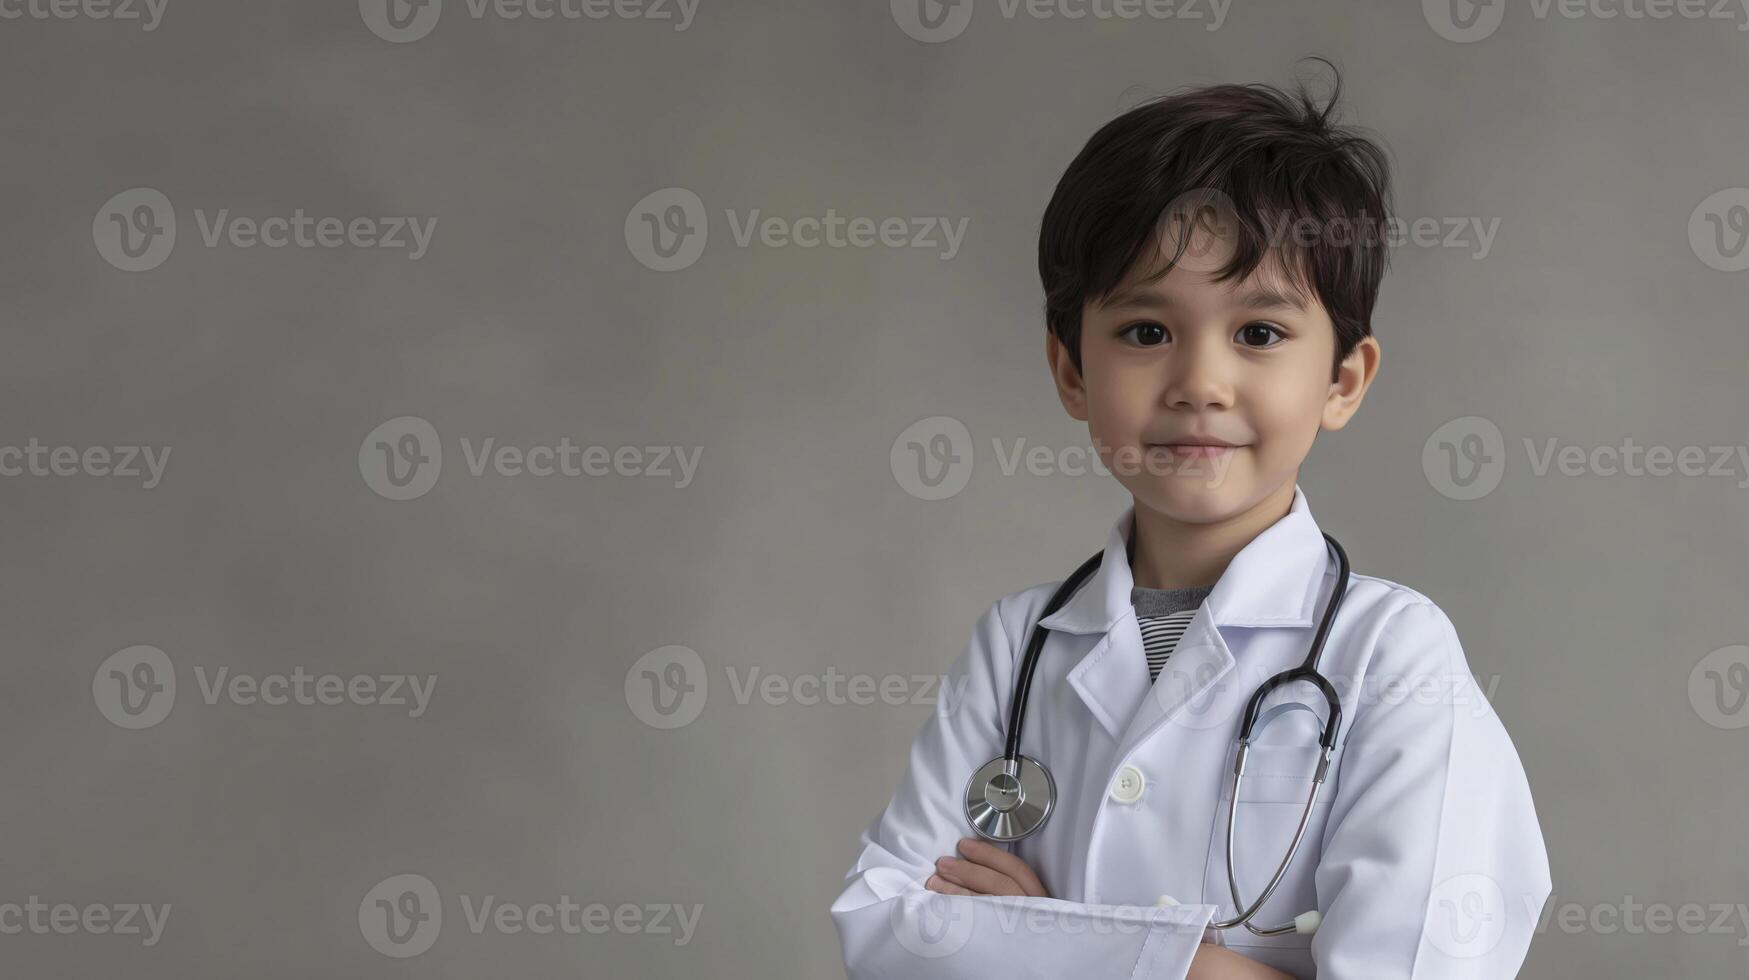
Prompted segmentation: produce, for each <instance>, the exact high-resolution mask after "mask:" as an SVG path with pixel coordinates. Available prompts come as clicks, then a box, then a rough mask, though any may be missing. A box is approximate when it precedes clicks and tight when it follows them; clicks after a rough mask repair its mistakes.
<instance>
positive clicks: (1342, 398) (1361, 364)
mask: <svg viewBox="0 0 1749 980" xmlns="http://www.w3.org/2000/svg"><path fill="white" fill-rule="evenodd" d="M1378 373H1379V342H1378V339H1377V338H1375V337H1366V338H1363V339H1362V340H1361V342H1360V343H1358V344H1355V345H1354V350H1352V351H1350V352H1349V353H1348V356H1347V357H1345V358H1343V359H1342V366H1341V367H1339V368H1337V369H1336V380H1335V381H1332V382H1330V394H1329V396H1328V397H1327V398H1326V399H1325V400H1324V418H1323V420H1322V423H1323V428H1325V429H1327V430H1328V431H1331V432H1335V431H1336V430H1337V429H1340V428H1342V427H1343V426H1345V425H1347V424H1348V420H1349V419H1351V418H1353V417H1354V413H1355V412H1357V411H1359V410H1360V401H1361V399H1363V398H1365V397H1366V389H1367V388H1369V387H1371V385H1372V379H1373V378H1374V377H1376V376H1377V375H1378Z"/></svg>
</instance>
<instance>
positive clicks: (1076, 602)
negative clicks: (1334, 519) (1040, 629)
mask: <svg viewBox="0 0 1749 980" xmlns="http://www.w3.org/2000/svg"><path fill="white" fill-rule="evenodd" d="M1135 516H1136V511H1135V507H1134V505H1131V506H1130V507H1128V508H1126V509H1125V510H1124V512H1123V514H1122V515H1121V516H1119V517H1118V520H1117V523H1116V524H1115V525H1113V526H1112V529H1111V533H1110V534H1109V535H1107V537H1106V541H1105V555H1104V557H1103V558H1101V559H1100V563H1099V569H1098V571H1096V572H1094V573H1093V577H1092V578H1091V579H1089V580H1088V581H1087V583H1086V584H1085V585H1083V586H1082V587H1081V588H1080V590H1079V591H1077V592H1076V593H1075V595H1074V597H1073V598H1071V599H1070V600H1069V602H1068V603H1067V604H1065V605H1064V606H1063V608H1062V609H1059V610H1058V611H1056V612H1055V613H1053V614H1051V615H1049V616H1046V617H1045V618H1044V619H1042V620H1040V621H1039V622H1040V625H1042V626H1044V627H1045V628H1046V629H1050V630H1054V631H1057V632H1062V633H1079V634H1088V633H1108V632H1110V631H1111V629H1112V627H1114V626H1116V625H1117V624H1118V623H1119V622H1121V621H1122V620H1123V619H1124V618H1125V617H1126V616H1129V615H1131V614H1132V613H1133V612H1134V611H1135V607H1134V606H1133V605H1132V604H1131V601H1130V589H1131V588H1132V587H1133V586H1134V585H1135V580H1134V578H1133V576H1132V575H1131V573H1130V562H1129V555H1128V551H1127V549H1126V543H1127V542H1128V540H1129V533H1130V525H1131V524H1133V523H1134V522H1135ZM1329 560H1330V555H1329V551H1328V549H1327V547H1326V545H1325V543H1324V535H1323V531H1321V530H1320V529H1319V527H1318V523H1317V522H1316V521H1314V520H1313V519H1312V511H1311V507H1310V506H1309V505H1308V504H1307V502H1306V495H1305V492H1304V491H1302V490H1301V489H1300V487H1299V484H1297V483H1296V484H1295V485H1294V499H1293V503H1292V504H1291V505H1290V506H1289V508H1288V512H1287V514H1286V515H1285V516H1283V517H1282V518H1281V519H1280V520H1278V521H1276V522H1275V523H1274V524H1271V525H1270V526H1269V527H1267V528H1265V529H1264V530H1263V533H1261V534H1259V535H1257V537H1255V538H1252V539H1251V541H1250V543H1248V544H1246V545H1245V547H1244V548H1241V549H1240V550H1239V553H1238V554H1236V555H1234V556H1233V560H1232V561H1231V562H1229V563H1228V565H1227V568H1226V571H1224V572H1222V573H1221V577H1220V580H1219V581H1217V582H1216V583H1215V587H1214V589H1213V590H1212V591H1211V592H1210V593H1209V596H1208V599H1207V600H1206V602H1207V605H1208V611H1209V618H1210V620H1211V621H1212V625H1214V626H1217V627H1221V626H1310V625H1311V624H1312V617H1313V616H1314V615H1315V614H1316V612H1317V609H1316V604H1317V601H1318V595H1319V592H1320V586H1321V584H1322V582H1323V580H1324V573H1325V570H1326V568H1327V566H1328V562H1329Z"/></svg>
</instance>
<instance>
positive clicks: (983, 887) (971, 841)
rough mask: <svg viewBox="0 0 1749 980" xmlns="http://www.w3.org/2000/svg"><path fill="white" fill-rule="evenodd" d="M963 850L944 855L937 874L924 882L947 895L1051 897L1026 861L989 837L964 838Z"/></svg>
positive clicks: (960, 844) (932, 888)
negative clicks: (956, 854)
mask: <svg viewBox="0 0 1749 980" xmlns="http://www.w3.org/2000/svg"><path fill="white" fill-rule="evenodd" d="M959 852H960V855H961V857H958V858H952V857H944V858H942V859H940V860H938V861H936V862H935V874H934V875H932V876H931V877H930V879H929V880H928V881H926V882H924V883H923V886H924V887H925V888H927V889H929V890H930V891H932V892H941V893H942V894H943V895H1029V896H1031V897H1033V898H1050V897H1051V895H1050V893H1049V892H1047V891H1045V886H1044V883H1043V882H1041V881H1039V880H1038V875H1036V874H1033V871H1032V868H1030V867H1028V866H1027V864H1026V862H1025V861H1022V860H1021V859H1020V858H1018V857H1015V856H1014V855H1012V854H1010V853H1008V852H1007V851H1004V850H1003V849H1001V848H1000V847H997V846H996V845H994V844H992V843H990V842H989V841H985V840H980V839H979V838H976V837H966V838H963V839H962V840H961V841H960V843H959Z"/></svg>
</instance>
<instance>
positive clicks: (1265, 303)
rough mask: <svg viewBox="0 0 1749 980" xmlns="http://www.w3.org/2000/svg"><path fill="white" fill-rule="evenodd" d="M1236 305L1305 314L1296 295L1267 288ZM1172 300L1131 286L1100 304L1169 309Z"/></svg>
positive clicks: (1247, 295)
mask: <svg viewBox="0 0 1749 980" xmlns="http://www.w3.org/2000/svg"><path fill="white" fill-rule="evenodd" d="M1238 304H1239V305H1240V306H1243V307H1245V308H1246V309H1248V310H1294V311H1295V312H1298V313H1304V312H1306V303H1305V301H1304V300H1303V299H1301V298H1300V297H1299V295H1298V294H1296V293H1292V292H1285V293H1284V292H1280V291H1278V290H1275V289H1272V288H1270V287H1268V286H1259V287H1256V288H1254V289H1252V290H1251V291H1250V292H1247V293H1245V294H1244V295H1243V296H1240V297H1239V298H1238ZM1171 305H1172V299H1171V297H1169V296H1167V295H1166V294H1165V293H1160V292H1156V291H1154V290H1152V289H1147V288H1145V287H1142V286H1131V287H1130V288H1128V289H1125V290H1123V291H1121V292H1119V293H1118V294H1116V295H1115V296H1113V297H1111V299H1110V300H1108V301H1107V302H1105V303H1103V304H1101V306H1102V307H1103V308H1104V309H1108V310H1117V309H1162V310H1163V309H1167V308H1169V307H1171Z"/></svg>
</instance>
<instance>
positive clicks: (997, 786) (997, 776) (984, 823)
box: [966, 755, 1057, 844]
mask: <svg viewBox="0 0 1749 980" xmlns="http://www.w3.org/2000/svg"><path fill="white" fill-rule="evenodd" d="M1056 798H1057V784H1056V783H1055V782H1054V781H1053V780H1052V779H1051V773H1050V770H1048V769H1046V768H1045V767H1044V766H1042V765H1040V764H1039V763H1038V761H1037V760H1036V759H1033V758H1032V757H1031V756H1025V755H1023V756H1020V757H1019V759H1017V760H1016V761H1014V762H1010V761H1009V760H1008V759H1007V758H1006V757H998V758H995V759H991V760H990V761H989V762H986V763H985V764H984V765H983V766H981V767H980V768H979V769H978V771H977V772H974V773H972V778H971V780H970V781H968V782H967V783H966V819H967V820H968V821H970V822H971V825H972V829H973V830H974V831H977V834H978V836H979V837H982V838H984V839H985V840H991V841H995V842H997V843H999V844H1006V843H1010V842H1013V841H1017V840H1020V839H1021V838H1023V837H1026V836H1028V835H1030V834H1031V833H1032V832H1033V831H1035V830H1038V829H1039V828H1040V827H1043V826H1044V825H1045V821H1046V820H1049V819H1050V817H1051V809H1052V807H1053V806H1054V804H1055V803H1056Z"/></svg>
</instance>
